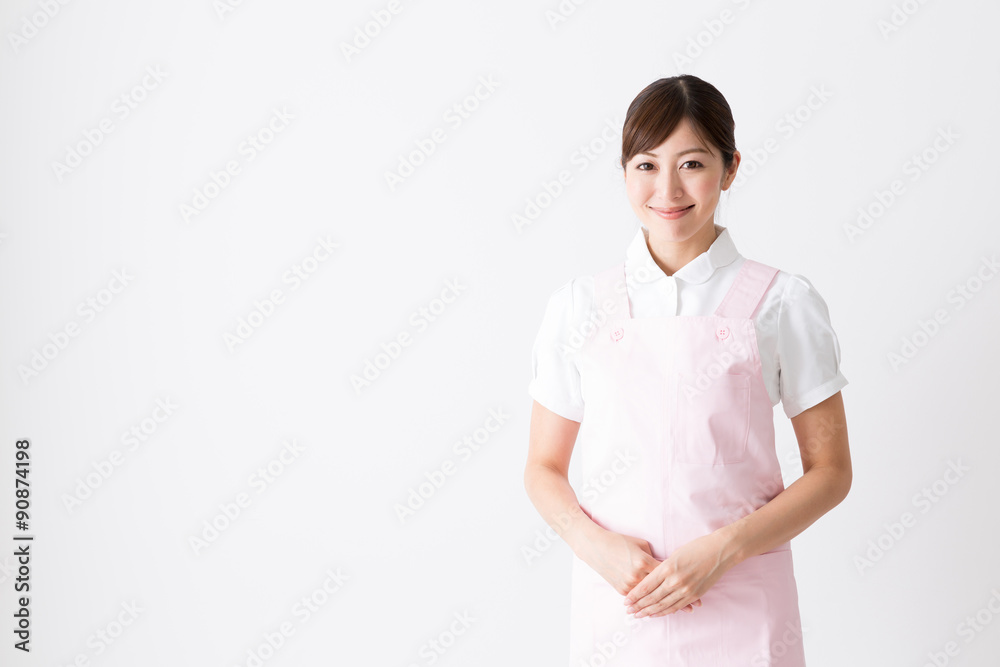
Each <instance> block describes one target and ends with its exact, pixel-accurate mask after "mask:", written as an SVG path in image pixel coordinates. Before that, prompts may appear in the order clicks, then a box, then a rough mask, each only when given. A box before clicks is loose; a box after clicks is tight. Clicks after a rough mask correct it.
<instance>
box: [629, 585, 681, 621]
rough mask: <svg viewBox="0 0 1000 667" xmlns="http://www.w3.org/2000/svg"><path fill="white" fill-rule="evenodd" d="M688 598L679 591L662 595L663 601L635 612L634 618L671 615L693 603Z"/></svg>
mask: <svg viewBox="0 0 1000 667" xmlns="http://www.w3.org/2000/svg"><path fill="white" fill-rule="evenodd" d="M689 600H690V598H688V597H686V596H685V595H683V594H682V593H681V592H680V591H673V592H671V593H670V594H669V595H664V596H663V599H661V600H659V601H658V602H655V603H653V604H650V605H649V606H648V607H645V608H644V609H641V610H640V611H638V612H636V614H635V617H636V618H642V617H644V616H666V615H668V614H672V613H674V612H675V611H680V610H681V609H683V608H684V607H686V606H688V605H689V604H693V602H690V601H689Z"/></svg>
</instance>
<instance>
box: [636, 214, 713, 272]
mask: <svg viewBox="0 0 1000 667" xmlns="http://www.w3.org/2000/svg"><path fill="white" fill-rule="evenodd" d="M720 232H721V229H719V228H718V226H717V225H716V224H715V223H714V221H713V222H712V223H710V224H707V225H705V226H704V227H703V228H702V229H700V230H698V233H696V234H695V235H694V236H692V237H691V238H689V239H686V240H684V241H668V240H666V239H663V238H659V237H658V236H657V235H655V234H653V233H652V232H650V230H649V229H647V228H645V227H643V229H642V233H643V236H645V237H646V247H647V248H649V254H650V255H651V256H652V258H653V261H654V262H656V265H657V266H659V267H660V268H661V269H662V270H663V272H664V273H665V274H667V275H668V276H672V275H674V273H676V272H677V271H680V270H681V269H682V268H683V267H684V266H685V265H686V264H687V263H688V262H690V261H691V260H692V259H694V258H695V257H697V256H698V255H700V254H701V253H703V252H705V251H706V250H708V249H709V248H710V247H712V243H714V242H715V239H717V238H718V237H719V233H720Z"/></svg>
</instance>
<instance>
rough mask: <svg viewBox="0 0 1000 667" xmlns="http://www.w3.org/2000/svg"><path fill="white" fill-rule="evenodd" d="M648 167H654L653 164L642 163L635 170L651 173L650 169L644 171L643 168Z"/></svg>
mask: <svg viewBox="0 0 1000 667" xmlns="http://www.w3.org/2000/svg"><path fill="white" fill-rule="evenodd" d="M646 165H649V166H650V167H652V166H653V165H652V164H651V163H649V162H641V163H639V164H637V165H636V166H635V168H636V169H638V170H639V171H649V169H643V167H644V166H646Z"/></svg>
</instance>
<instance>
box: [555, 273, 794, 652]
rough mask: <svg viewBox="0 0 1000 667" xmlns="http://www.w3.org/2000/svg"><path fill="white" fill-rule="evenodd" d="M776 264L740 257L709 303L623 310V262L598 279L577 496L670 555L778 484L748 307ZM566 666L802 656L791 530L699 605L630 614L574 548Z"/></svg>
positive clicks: (605, 523)
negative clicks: (673, 312) (684, 311)
mask: <svg viewBox="0 0 1000 667" xmlns="http://www.w3.org/2000/svg"><path fill="white" fill-rule="evenodd" d="M776 274H777V269H775V268H772V267H769V266H766V265H764V264H760V263H759V262H754V261H752V260H749V259H747V260H745V261H744V264H743V265H742V266H741V267H740V271H739V274H738V275H737V277H736V279H735V280H734V282H733V284H732V286H731V287H730V289H729V291H728V292H727V294H726V296H725V298H724V299H723V300H722V303H721V304H720V305H719V307H718V308H717V309H716V311H715V314H714V315H708V316H676V317H651V318H639V319H633V318H632V317H631V315H630V313H629V304H628V294H627V288H626V279H625V266H624V264H619V265H616V266H614V267H612V268H610V269H608V270H606V271H602V272H601V273H598V274H597V275H595V276H594V280H595V298H596V301H595V303H596V308H597V313H598V316H599V317H598V318H596V322H597V324H596V325H595V328H594V329H593V330H592V332H591V335H590V337H589V338H587V339H586V341H585V342H584V343H583V345H582V346H581V347H580V349H579V354H578V361H579V368H580V377H581V392H582V396H583V399H584V405H585V408H584V410H585V417H584V419H583V421H582V422H581V425H580V431H579V434H578V436H577V445H576V448H577V451H578V455H579V457H580V465H581V470H582V474H583V487H582V488H581V489H580V491H578V494H577V495H578V498H579V500H580V505H581V507H582V508H583V511H584V512H586V513H587V515H588V516H590V517H591V518H592V519H593V520H594V521H595V522H596V523H597V524H598V525H600V526H602V527H604V528H606V529H608V530H612V531H615V532H618V533H623V534H625V535H632V536H634V537H639V538H642V539H644V540H646V541H647V542H649V545H650V550H651V551H652V553H653V556H654V557H655V558H657V559H659V560H664V559H665V558H666V557H667V556H668V555H669V554H671V553H672V552H673V551H674V550H675V549H677V548H678V547H680V546H681V545H683V544H685V543H687V542H689V541H691V540H692V539H694V538H696V537H700V536H702V535H706V534H708V533H711V532H713V531H714V530H716V529H718V528H721V527H722V526H725V525H727V524H730V523H732V522H734V521H736V520H738V519H740V518H742V517H744V516H746V515H747V514H750V513H751V512H753V511H754V510H756V509H757V508H759V507H761V506H763V505H764V504H766V503H767V502H768V501H769V500H771V499H772V498H773V497H774V496H776V495H777V494H778V493H780V492H781V491H783V490H784V484H783V482H782V479H781V468H780V466H779V464H778V459H777V455H776V453H775V447H774V414H773V409H772V406H771V400H770V397H769V396H768V393H767V388H766V386H765V384H764V377H763V374H762V371H761V363H760V353H759V350H758V348H757V337H756V330H755V328H754V322H753V316H754V314H755V313H756V311H757V308H758V307H759V305H760V302H761V300H762V299H763V297H764V294H765V293H766V292H767V290H768V288H769V287H770V286H771V283H772V282H773V280H774V277H775V275H776ZM572 581H573V583H572V597H571V600H572V602H571V620H570V624H571V658H572V659H571V662H570V664H571V667H581V666H587V667H590V666H591V665H603V664H605V662H607V663H608V664H618V665H622V666H623V667H624V666H628V667H653V666H654V665H656V666H669V667H737V666H738V667H804V665H805V657H804V652H803V647H802V630H801V623H800V619H799V609H798V593H797V590H796V585H795V577H794V574H793V569H792V552H791V545H790V543H789V542H785V543H784V544H782V545H780V546H779V547H778V548H776V549H774V550H773V551H770V552H767V553H764V554H760V555H757V556H753V557H751V558H748V559H746V560H745V561H743V562H742V563H739V564H738V565H736V566H734V567H733V568H731V569H730V570H729V571H727V572H726V573H725V574H724V575H723V576H722V577H721V578H720V579H719V580H718V581H717V582H716V583H715V585H714V586H712V588H710V589H709V590H708V591H707V592H706V593H705V595H704V596H702V606H701V607H696V608H695V609H694V612H693V613H690V614H689V613H685V612H677V613H674V614H671V615H668V616H665V617H658V618H648V617H647V618H642V619H635V618H633V617H632V616H630V615H628V614H627V613H626V612H625V605H624V604H622V600H623V596H622V595H620V594H619V593H618V592H617V591H615V590H614V589H613V588H612V587H611V585H610V584H608V583H607V582H606V581H605V580H604V579H603V578H602V577H601V576H600V575H599V574H597V573H596V572H595V571H594V570H592V569H591V568H590V567H589V566H588V565H587V564H586V563H584V562H583V561H582V560H580V559H579V558H578V557H577V556H576V555H574V556H573V578H572Z"/></svg>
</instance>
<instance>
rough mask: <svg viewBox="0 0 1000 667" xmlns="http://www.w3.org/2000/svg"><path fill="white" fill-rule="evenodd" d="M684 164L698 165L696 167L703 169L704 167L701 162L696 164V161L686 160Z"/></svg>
mask: <svg viewBox="0 0 1000 667" xmlns="http://www.w3.org/2000/svg"><path fill="white" fill-rule="evenodd" d="M684 164H696V165H698V167H704V166H705V165H703V164H702V163H701V162H698V161H697V160H688V161H687V162H685V163H684ZM681 166H682V167H683V166H684V165H683V164H682V165H681ZM698 167H692V169H697V168H698Z"/></svg>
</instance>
